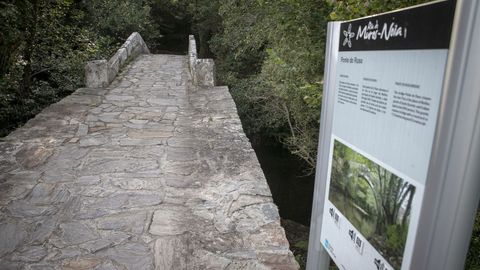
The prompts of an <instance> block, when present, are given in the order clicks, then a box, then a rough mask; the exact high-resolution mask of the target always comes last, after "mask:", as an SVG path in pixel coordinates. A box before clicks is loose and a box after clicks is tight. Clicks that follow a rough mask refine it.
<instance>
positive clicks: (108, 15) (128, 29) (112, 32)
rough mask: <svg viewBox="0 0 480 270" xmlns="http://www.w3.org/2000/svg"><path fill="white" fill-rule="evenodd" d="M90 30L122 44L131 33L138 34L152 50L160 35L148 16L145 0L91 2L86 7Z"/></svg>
mask: <svg viewBox="0 0 480 270" xmlns="http://www.w3.org/2000/svg"><path fill="white" fill-rule="evenodd" d="M87 11H88V21H89V22H90V25H91V29H92V30H93V31H95V32H97V33H98V34H99V35H100V36H107V37H111V38H112V39H113V40H114V41H115V42H116V43H117V44H121V43H123V42H124V41H125V40H126V39H127V38H128V36H129V35H130V34H131V33H132V32H140V33H141V34H142V37H144V39H145V41H146V42H147V43H148V44H149V45H150V47H151V48H154V47H155V46H156V45H157V44H156V43H155V42H158V39H159V38H160V33H159V32H158V29H157V27H156V25H155V23H154V20H153V18H152V17H151V16H150V11H151V6H150V5H149V3H147V1H145V0H91V1H89V2H88V5H87Z"/></svg>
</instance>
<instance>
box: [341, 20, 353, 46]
mask: <svg viewBox="0 0 480 270" xmlns="http://www.w3.org/2000/svg"><path fill="white" fill-rule="evenodd" d="M343 35H344V36H345V39H344V40H343V46H345V45H347V44H348V47H349V48H351V47H352V38H353V37H355V33H354V32H352V24H349V25H348V29H347V30H343Z"/></svg>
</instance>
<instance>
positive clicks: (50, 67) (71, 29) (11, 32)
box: [0, 0, 159, 136]
mask: <svg viewBox="0 0 480 270" xmlns="http://www.w3.org/2000/svg"><path fill="white" fill-rule="evenodd" d="M133 31H142V33H143V34H144V35H145V36H147V37H148V40H149V41H151V42H152V43H155V40H156V39H158V37H159V34H158V30H157V29H156V28H155V27H154V24H153V20H152V19H151V17H150V7H149V5H148V4H147V3H146V1H141V0H136V1H133V0H129V1H127V0H122V1H114V0H90V1H79V0H76V1H74V0H57V1H49V0H25V1H24V0H3V1H0V136H4V135H6V134H8V132H10V131H11V130H12V129H13V128H15V127H17V126H18V125H20V124H22V123H23V122H25V121H26V120H28V119H29V118H31V117H32V116H34V115H35V114H37V113H38V112H39V111H40V110H41V109H42V108H44V107H45V106H47V105H48V104H50V103H52V102H55V101H57V100H58V99H60V98H62V97H63V96H65V95H67V94H69V93H71V92H72V91H74V90H75V89H77V88H78V87H80V86H82V81H83V77H82V76H83V66H84V64H85V62H86V61H88V60H92V59H98V58H109V57H110V56H111V55H112V54H113V52H114V51H115V50H116V49H117V47H118V46H119V44H121V43H122V42H123V41H124V40H125V39H126V38H127V37H128V35H129V34H130V33H131V32H133Z"/></svg>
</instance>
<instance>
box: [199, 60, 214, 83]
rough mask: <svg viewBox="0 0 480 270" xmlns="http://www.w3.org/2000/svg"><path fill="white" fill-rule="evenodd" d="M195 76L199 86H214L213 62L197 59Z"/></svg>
mask: <svg viewBox="0 0 480 270" xmlns="http://www.w3.org/2000/svg"><path fill="white" fill-rule="evenodd" d="M195 74H196V76H197V80H196V81H197V84H198V85H199V86H215V62H213V59H197V63H196V65H195Z"/></svg>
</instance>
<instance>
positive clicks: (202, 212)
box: [0, 55, 298, 270]
mask: <svg viewBox="0 0 480 270" xmlns="http://www.w3.org/2000/svg"><path fill="white" fill-rule="evenodd" d="M186 62H187V60H186V58H185V57H183V56H166V55H144V56H140V57H139V58H138V59H137V60H136V61H135V62H133V63H132V64H130V65H129V66H128V67H127V69H126V70H124V71H123V72H122V73H121V74H120V75H119V77H118V78H117V79H116V80H115V81H114V82H113V84H112V85H111V86H110V87H108V88H106V89H79V90H78V91H76V92H75V93H74V94H72V95H71V96H68V97H66V98H65V99H63V100H62V101H60V102H59V103H56V104H54V105H52V106H50V107H49V108H47V109H45V110H44V111H43V112H42V113H41V114H39V115H37V117H35V118H34V119H32V120H30V121H29V122H28V123H27V124H26V125H25V126H24V127H22V128H19V129H17V130H16V131H14V132H13V133H11V134H10V135H9V136H7V137H6V138H4V139H3V140H2V141H0V269H98V270H99V269H105V270H106V269H108V270H110V269H135V270H139V269H297V268H298V267H297V264H296V262H295V261H294V259H293V256H292V254H291V253H290V251H289V250H288V243H287V241H286V239H285V235H284V231H283V229H282V228H281V227H280V223H279V216H278V211H277V208H276V206H275V205H274V204H273V203H272V199H271V194H270V191H269V188H268V186H267V184H266V181H265V178H264V176H263V172H262V171H261V168H260V166H259V164H258V161H257V158H256V156H255V153H254V152H253V150H252V149H251V146H250V144H249V142H248V139H247V138H246V137H245V135H244V133H243V131H242V128H241V123H240V120H239V119H238V116H237V112H236V109H235V104H234V103H233V101H232V99H231V97H230V95H229V93H228V89H227V88H226V87H212V88H206V89H194V88H193V87H189V85H188V79H189V77H188V73H187V67H186Z"/></svg>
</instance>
